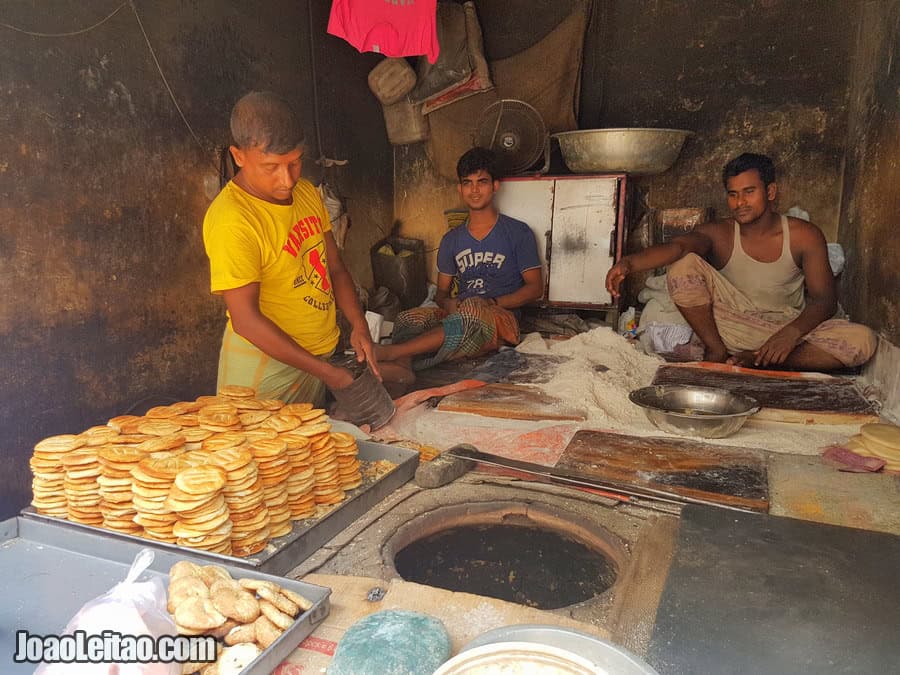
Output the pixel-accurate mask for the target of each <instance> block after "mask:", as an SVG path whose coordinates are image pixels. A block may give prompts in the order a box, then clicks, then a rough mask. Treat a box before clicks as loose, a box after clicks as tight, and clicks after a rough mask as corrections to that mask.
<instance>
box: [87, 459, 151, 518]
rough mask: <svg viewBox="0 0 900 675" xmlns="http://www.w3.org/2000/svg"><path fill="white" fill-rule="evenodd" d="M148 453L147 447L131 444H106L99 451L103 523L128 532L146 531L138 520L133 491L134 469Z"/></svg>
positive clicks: (98, 480)
mask: <svg viewBox="0 0 900 675" xmlns="http://www.w3.org/2000/svg"><path fill="white" fill-rule="evenodd" d="M145 456H146V455H145V454H144V452H143V450H139V449H138V448H137V447H135V446H128V445H105V446H103V447H101V448H100V449H99V450H98V451H97V458H98V459H99V460H100V476H99V477H98V478H97V483H98V485H99V486H100V513H102V514H103V527H105V528H107V529H110V530H115V531H117V532H123V533H125V534H134V535H139V536H140V535H143V534H144V528H143V526H141V525H139V524H138V523H136V522H135V520H134V519H135V516H137V509H135V508H134V493H133V492H132V491H131V483H132V480H133V479H132V477H131V470H132V469H134V468H135V467H137V465H138V463H139V462H140V461H141V460H142V459H144V457H145Z"/></svg>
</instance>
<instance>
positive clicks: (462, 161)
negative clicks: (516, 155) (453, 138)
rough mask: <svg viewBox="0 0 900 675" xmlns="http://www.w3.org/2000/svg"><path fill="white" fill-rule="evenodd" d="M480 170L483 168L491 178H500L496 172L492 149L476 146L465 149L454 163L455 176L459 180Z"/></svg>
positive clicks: (495, 158)
mask: <svg viewBox="0 0 900 675" xmlns="http://www.w3.org/2000/svg"><path fill="white" fill-rule="evenodd" d="M481 170H484V171H485V172H486V173H487V175H488V176H490V177H491V180H500V174H499V173H498V172H497V171H498V170H497V155H496V154H494V151H493V150H488V149H487V148H479V147H477V146H476V147H474V148H472V149H470V150H466V151H465V152H464V153H463V155H462V157H460V158H459V161H458V162H457V163H456V177H457V178H459V180H460V181H462V179H463V178H465V177H466V176H471V175H472V174H473V173H478V172H479V171H481Z"/></svg>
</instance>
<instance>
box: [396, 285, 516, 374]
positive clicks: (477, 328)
mask: <svg viewBox="0 0 900 675" xmlns="http://www.w3.org/2000/svg"><path fill="white" fill-rule="evenodd" d="M438 326H442V327H443V329H444V342H443V344H441V347H440V349H438V351H437V352H436V353H434V354H432V355H428V356H423V357H420V358H417V359H415V360H414V361H413V368H414V369H415V370H424V369H425V368H430V367H431V366H435V365H437V364H439V363H443V362H444V361H454V360H457V359H463V358H467V357H472V356H478V355H480V354H486V353H487V352H491V351H495V350H496V349H499V348H500V346H501V345H504V344H510V345H516V344H519V322H518V321H517V320H516V317H515V315H514V314H513V313H512V312H510V311H509V310H508V309H504V308H503V307H500V306H499V305H495V304H493V303H490V302H487V301H485V300H482V299H481V298H467V299H466V300H463V301H462V302H460V303H459V305H458V306H457V309H456V311H455V312H453V313H452V314H448V313H447V312H446V311H444V310H443V309H441V308H439V307H416V308H414V309H408V310H406V311H405V312H401V313H400V314H398V315H397V319H396V320H395V321H394V332H393V342H394V343H395V344H399V343H401V342H406V341H407V340H411V339H412V338H414V337H417V336H419V335H421V334H422V333H425V332H427V331H429V330H431V329H433V328H436V327H438Z"/></svg>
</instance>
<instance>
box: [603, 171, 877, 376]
mask: <svg viewBox="0 0 900 675" xmlns="http://www.w3.org/2000/svg"><path fill="white" fill-rule="evenodd" d="M722 182H723V183H724V184H725V190H726V192H727V196H728V208H729V209H730V210H731V213H732V216H733V217H732V218H728V219H725V220H720V221H717V222H713V223H704V224H702V225H698V226H697V227H696V228H695V229H694V230H693V231H692V232H689V233H688V234H685V235H683V236H680V237H675V238H674V239H673V240H672V241H670V242H669V243H666V244H659V245H657V246H651V247H649V248H647V249H644V250H643V251H640V252H638V253H635V254H632V255H627V256H625V257H623V258H622V259H621V260H620V261H619V262H618V263H616V264H615V265H614V266H613V267H612V269H611V270H610V271H609V274H608V275H607V277H606V288H607V290H609V292H610V293H611V294H612V295H613V296H618V295H619V288H620V286H621V284H622V281H623V279H624V278H625V277H626V276H627V275H628V274H630V273H632V272H642V271H645V270H651V269H654V268H657V267H664V266H666V265H669V269H668V278H667V284H668V288H669V294H670V295H671V297H672V300H673V301H674V303H675V305H676V306H677V307H678V309H679V311H680V312H681V313H682V315H683V316H684V318H685V320H686V321H687V322H688V323H689V324H690V326H691V328H693V329H694V333H696V335H697V337H698V338H699V339H700V340H701V341H702V342H703V345H704V348H705V359H706V360H707V361H719V362H724V361H727V362H728V363H733V364H737V365H743V366H749V367H784V368H792V369H794V370H820V371H827V370H834V369H837V368H845V367H853V366H858V365H862V364H863V363H865V362H866V361H868V360H869V359H870V358H871V357H872V354H873V353H874V352H875V346H876V337H875V334H874V333H873V332H872V331H871V330H870V329H868V328H866V327H865V326H862V325H859V324H854V323H850V322H849V321H844V320H841V319H833V318H832V317H833V316H834V314H835V311H836V310H837V291H836V288H835V282H834V276H833V275H832V272H831V267H830V266H829V264H828V252H827V248H826V244H825V236H824V235H823V234H822V231H821V230H820V229H819V228H818V227H816V226H815V225H813V224H812V223H809V222H807V221H805V220H801V219H799V218H788V217H787V216H782V215H779V214H778V213H776V212H775V211H774V210H773V205H774V202H775V197H776V195H777V193H778V189H777V185H776V183H775V169H774V166H773V165H772V160H771V159H769V158H768V157H766V156H765V155H757V154H751V153H745V154H743V155H740V156H739V157H736V158H735V159H733V160H731V161H730V162H728V164H726V165H725V168H724V169H723V171H722Z"/></svg>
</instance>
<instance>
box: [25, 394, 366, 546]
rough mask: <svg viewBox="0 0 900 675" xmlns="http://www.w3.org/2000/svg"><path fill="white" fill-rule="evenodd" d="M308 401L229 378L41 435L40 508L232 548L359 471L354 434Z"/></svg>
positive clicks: (351, 481)
mask: <svg viewBox="0 0 900 675" xmlns="http://www.w3.org/2000/svg"><path fill="white" fill-rule="evenodd" d="M330 432H331V424H330V422H329V420H328V417H327V415H326V414H325V411H324V410H323V409H321V408H313V406H312V404H310V403H292V404H287V405H285V404H284V403H282V402H281V401H276V400H259V399H257V398H256V394H255V392H254V391H253V390H252V389H250V388H248V387H238V386H227V387H223V388H222V390H221V391H220V392H219V393H218V394H217V395H216V396H200V397H198V398H197V400H196V401H182V402H179V403H173V404H172V405H165V406H156V407H154V408H151V409H150V410H148V411H147V414H146V415H144V416H137V415H120V416H117V417H114V418H112V419H110V420H109V422H108V423H107V424H106V425H103V426H95V427H91V428H90V429H87V430H86V431H84V432H83V433H81V434H79V435H78V436H73V435H63V436H53V437H51V438H47V439H44V440H43V441H41V442H40V443H38V444H37V445H36V446H35V450H34V455H33V456H32V458H31V469H32V472H33V474H34V480H33V483H32V487H33V491H34V500H33V502H32V504H33V505H34V507H35V509H36V510H37V511H38V513H42V514H45V515H49V516H54V517H57V518H68V519H70V520H73V521H76V522H79V523H85V524H89V525H97V526H102V527H106V528H108V529H111V530H115V531H117V532H123V533H126V534H132V535H138V536H143V537H149V538H151V539H155V540H158V541H164V542H167V543H172V544H178V545H181V546H190V547H194V548H200V549H204V550H209V551H215V552H219V553H224V554H231V555H237V556H247V555H253V554H254V553H258V552H259V551H261V550H262V549H263V548H265V546H266V544H267V543H268V542H269V540H270V539H272V538H275V537H280V536H284V535H287V534H289V533H290V532H291V530H292V527H293V521H297V520H302V519H305V518H311V517H315V516H317V515H319V514H320V513H321V512H322V510H323V509H330V508H331V506H333V505H335V504H339V503H340V502H341V501H342V500H343V499H344V498H345V495H346V490H351V489H353V488H355V487H358V486H359V485H361V483H362V476H361V474H360V463H359V461H358V458H357V453H358V450H359V449H358V447H357V444H356V440H355V439H354V438H353V437H352V436H351V435H349V434H342V433H335V434H332V433H330Z"/></svg>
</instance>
